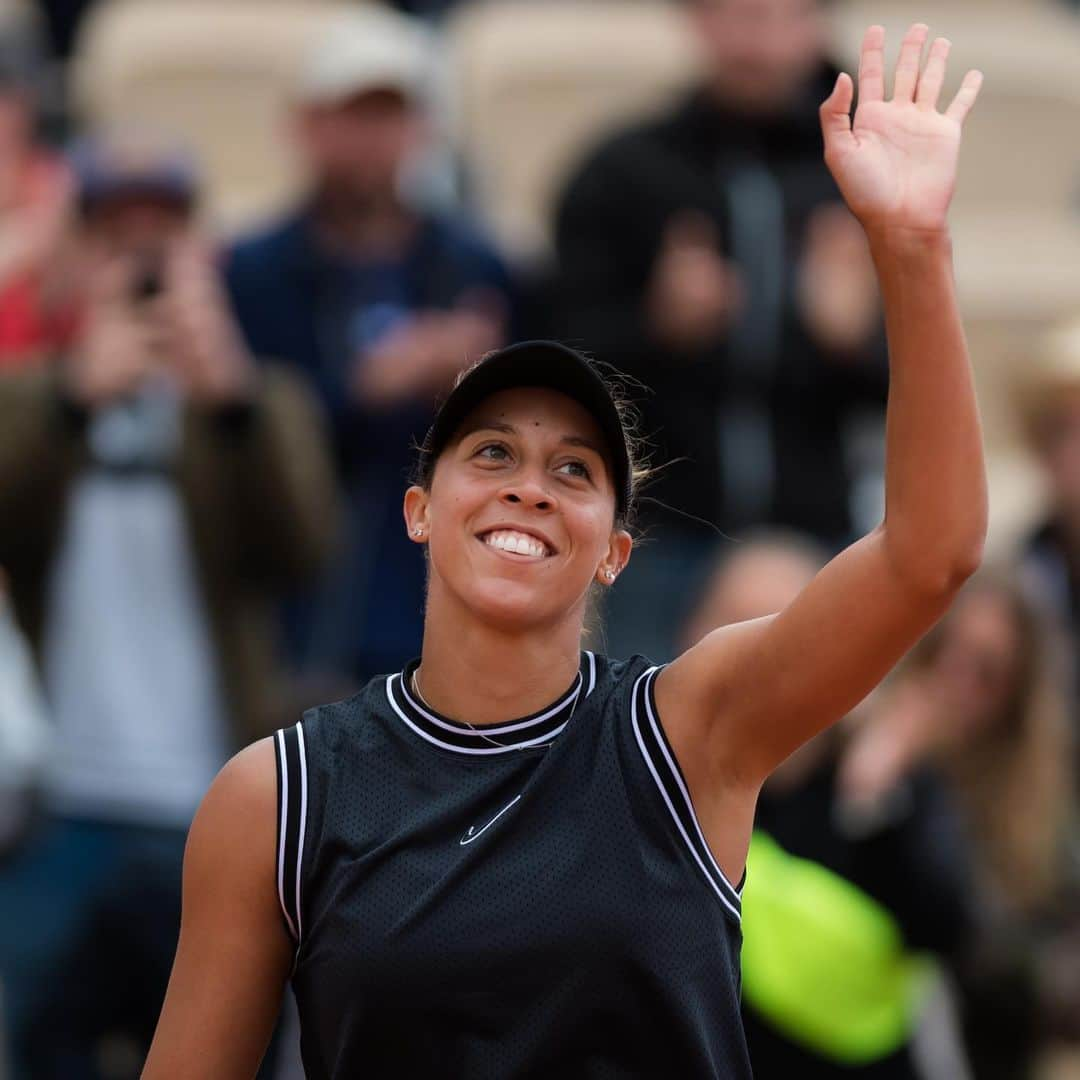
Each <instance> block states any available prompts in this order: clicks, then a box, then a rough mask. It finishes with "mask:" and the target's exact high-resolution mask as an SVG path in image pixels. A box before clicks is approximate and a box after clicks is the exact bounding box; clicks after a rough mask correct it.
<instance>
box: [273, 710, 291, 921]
mask: <svg viewBox="0 0 1080 1080" xmlns="http://www.w3.org/2000/svg"><path fill="white" fill-rule="evenodd" d="M274 745H275V748H276V750H277V763H278V777H279V778H280V779H279V784H278V802H279V803H280V804H281V806H280V814H279V820H278V837H277V849H278V859H277V889H278V903H279V904H281V913H282V914H283V915H284V916H285V921H286V923H288V925H289V932H290V933H291V934H292V936H293V938H294V939H296V938H297V933H296V927H295V926H294V925H293V921H292V917H291V916H290V915H289V908H288V905H287V904H286V903H285V838H286V837H287V836H288V835H289V833H288V827H289V761H288V758H287V756H286V754H285V732H284V731H280V730H279V731H278V732H277V735H276V736H275V738H274Z"/></svg>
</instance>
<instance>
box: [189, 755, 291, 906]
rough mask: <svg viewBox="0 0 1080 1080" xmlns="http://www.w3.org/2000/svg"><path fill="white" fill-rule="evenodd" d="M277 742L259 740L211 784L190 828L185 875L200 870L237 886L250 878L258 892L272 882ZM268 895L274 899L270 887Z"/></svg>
mask: <svg viewBox="0 0 1080 1080" xmlns="http://www.w3.org/2000/svg"><path fill="white" fill-rule="evenodd" d="M274 754H275V751H274V740H273V739H272V738H265V739H260V740H259V741H258V742H256V743H253V744H252V745H251V746H249V747H247V748H246V749H244V750H241V751H240V753H238V754H237V755H236V756H235V757H233V758H232V759H231V760H230V761H229V762H228V763H227V764H226V765H225V767H224V768H223V769H222V770H221V772H219V773H218V775H217V778H216V779H215V780H214V782H213V783H212V784H211V785H210V789H209V790H208V791H207V793H206V795H205V797H204V798H203V801H202V805H201V806H200V807H199V811H198V813H197V814H196V815H195V820H194V821H193V822H192V825H191V832H190V834H189V837H188V847H187V872H188V873H189V874H190V875H191V876H193V877H194V878H195V879H196V880H195V881H193V882H192V884H193V885H196V886H197V884H198V882H197V879H198V877H199V876H200V871H201V870H205V871H207V872H210V873H212V874H213V875H214V879H215V880H216V881H217V882H219V883H220V881H221V879H222V875H223V874H225V875H227V876H228V878H229V879H230V882H231V884H233V885H234V886H235V885H237V884H239V883H240V882H241V880H249V881H250V882H251V884H252V887H253V888H254V889H257V890H259V891H260V893H261V892H262V889H261V886H264V885H265V884H266V883H268V882H269V883H271V884H272V883H273V877H274V860H275V854H276V848H277V766H276V764H275V757H274ZM269 895H270V896H271V897H272V896H273V895H274V893H273V890H272V889H271V891H270V893H269Z"/></svg>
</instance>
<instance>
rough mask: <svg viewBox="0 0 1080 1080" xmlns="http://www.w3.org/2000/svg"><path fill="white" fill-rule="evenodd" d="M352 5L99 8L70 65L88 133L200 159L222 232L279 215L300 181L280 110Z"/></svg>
mask: <svg viewBox="0 0 1080 1080" xmlns="http://www.w3.org/2000/svg"><path fill="white" fill-rule="evenodd" d="M349 6H350V5H349V4H348V3H337V2H332V0H274V2H272V3H267V2H265V0H228V2H227V3H223V2H219V0H105V2H102V3H101V4H100V5H98V6H97V7H95V8H94V10H93V11H92V13H91V14H90V15H89V16H88V18H87V20H86V23H85V24H84V26H83V30H82V33H81V35H80V40H79V45H78V48H77V51H76V58H75V72H74V74H75V79H76V86H77V90H78V93H77V100H78V102H79V104H80V107H81V108H82V109H83V110H84V112H85V114H86V119H87V120H88V121H89V122H90V123H91V124H92V125H111V124H121V123H128V122H132V123H136V124H143V125H154V126H155V127H160V128H163V129H164V130H167V131H169V132H171V133H172V134H175V135H176V136H178V137H180V138H181V139H183V140H184V141H185V142H186V143H187V144H188V145H190V146H191V148H192V149H193V150H194V151H195V152H197V153H198V154H199V155H200V158H201V160H202V162H203V164H204V167H205V170H206V175H207V181H208V185H207V191H208V198H207V202H208V206H207V209H208V210H209V212H210V214H211V215H212V217H213V219H214V220H215V221H216V222H217V223H218V224H220V225H221V226H223V227H225V228H236V227H240V226H243V225H245V224H247V223H249V222H250V221H252V220H253V219H254V218H257V217H260V216H262V215H264V214H266V213H268V212H270V211H272V210H273V209H274V208H275V207H277V206H278V205H279V204H280V203H281V202H282V201H283V200H284V199H285V198H287V197H288V195H289V194H290V192H291V191H292V190H293V188H294V184H295V181H296V176H295V172H294V168H293V165H292V162H291V160H290V155H289V153H288V147H287V140H286V138H285V132H284V124H283V106H284V104H285V102H286V100H287V95H288V89H289V87H290V86H291V84H292V80H293V78H294V76H295V72H296V67H297V64H298V63H299V62H300V58H301V57H302V55H303V53H304V51H305V49H306V48H307V47H308V46H309V44H310V42H311V41H312V40H313V39H314V37H315V35H317V34H318V33H319V32H320V31H321V30H322V29H323V28H324V27H325V25H326V22H327V21H328V20H329V19H330V18H332V17H333V16H334V15H336V14H338V13H339V12H340V11H341V10H343V9H347V8H348V7H349Z"/></svg>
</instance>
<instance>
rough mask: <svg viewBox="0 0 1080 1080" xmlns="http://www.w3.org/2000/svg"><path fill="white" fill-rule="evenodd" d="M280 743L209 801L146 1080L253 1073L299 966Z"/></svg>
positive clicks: (254, 755)
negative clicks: (283, 903) (282, 849)
mask: <svg viewBox="0 0 1080 1080" xmlns="http://www.w3.org/2000/svg"><path fill="white" fill-rule="evenodd" d="M276 806H277V768H276V764H275V760H274V745H273V740H272V739H263V740H262V741H260V742H257V743H255V744H253V745H252V746H249V747H248V748H247V749H246V750H243V751H241V752H240V753H239V754H237V755H236V757H234V758H233V759H232V760H231V761H230V762H229V763H228V764H227V765H226V766H225V767H224V768H223V769H222V770H221V772H220V773H219V774H218V776H217V779H216V780H215V781H214V782H213V784H212V785H211V786H210V790H209V791H208V792H207V793H206V796H205V797H204V798H203V801H202V805H201V806H200V807H199V811H198V813H197V814H196V815H195V820H194V821H193V822H192V825H191V832H190V833H189V835H188V844H187V851H186V853H185V855H184V897H183V913H182V916H181V920H180V941H179V945H178V948H177V953H176V962H175V963H174V965H173V971H172V977H171V978H170V980H169V990H168V993H167V995H166V997H165V1005H164V1008H163V1009H162V1013H161V1019H160V1020H159V1022H158V1028H157V1032H156V1034H155V1036H154V1042H153V1045H152V1046H151V1048H150V1054H149V1057H148V1058H147V1063H146V1068H145V1070H144V1072H143V1077H144V1080H173V1078H178V1077H185V1076H190V1075H192V1074H191V1068H192V1062H193V1061H198V1062H199V1063H200V1072H199V1075H205V1076H220V1077H223V1078H225V1077H229V1078H231V1077H245V1076H247V1077H250V1076H253V1075H254V1074H255V1071H256V1070H257V1069H258V1065H259V1061H260V1060H261V1058H262V1055H263V1052H264V1051H265V1048H266V1044H267V1041H268V1040H269V1038H270V1033H271V1031H272V1030H273V1026H274V1021H275V1019H276V1017H277V1014H278V1009H279V1007H280V1002H281V994H282V991H283V988H284V985H285V980H286V978H287V976H288V971H289V967H290V965H291V962H292V956H293V946H292V943H291V940H290V938H289V936H288V933H287V931H286V929H285V924H284V921H283V919H282V917H281V912H280V909H279V908H278V906H277V892H276V887H275V878H274V866H275V852H276V847H277V824H276V822H277V813H276Z"/></svg>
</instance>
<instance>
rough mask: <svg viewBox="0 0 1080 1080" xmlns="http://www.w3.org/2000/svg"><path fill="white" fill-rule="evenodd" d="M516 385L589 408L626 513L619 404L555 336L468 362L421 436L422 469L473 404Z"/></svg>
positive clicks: (626, 460) (626, 463)
mask: <svg viewBox="0 0 1080 1080" xmlns="http://www.w3.org/2000/svg"><path fill="white" fill-rule="evenodd" d="M519 386H538V387H543V388H544V389H547V390H558V391H559V392H560V393H563V394H566V396H567V397H570V398H573V399H574V400H575V401H576V402H578V403H579V404H580V405H582V406H583V407H584V408H585V409H586V410H587V411H588V412H589V414H590V415H591V416H592V418H593V419H594V420H595V421H596V423H597V424H598V425H599V427H600V431H601V433H602V434H603V436H604V441H605V442H606V443H607V448H608V454H609V462H610V465H611V479H612V485H613V486H614V488H615V508H616V512H617V513H618V514H619V515H620V516H621V515H623V514H625V513H626V512H627V511H628V510H629V508H630V501H631V495H632V485H631V481H632V477H631V467H630V450H629V448H628V446H627V444H626V432H625V430H624V428H623V422H622V417H621V416H620V414H619V409H618V407H617V406H616V404H615V400H614V399H613V398H612V396H611V391H610V389H609V388H608V385H607V383H606V382H605V381H604V380H603V379H602V378H601V376H600V374H599V372H598V371H597V370H596V368H595V367H594V366H593V365H592V364H591V363H590V362H589V360H588V359H587V358H586V357H585V356H583V355H582V354H581V353H579V352H577V351H576V350H575V349H571V348H570V347H569V346H568V345H563V344H561V343H560V342H558V341H522V342H519V343H518V344H516V345H508V346H507V347H506V348H505V349H499V350H498V351H496V352H493V353H489V354H488V355H487V356H485V357H484V358H483V359H482V360H479V361H478V362H477V363H476V364H474V365H473V366H472V367H471V368H469V369H468V370H467V371H466V372H465V373H464V374H463V375H462V376H461V378H460V379H459V380H458V383H457V385H456V386H455V387H454V389H453V390H452V391H451V392H450V394H449V396H448V397H447V398H446V400H445V401H444V402H443V403H442V405H441V407H440V408H439V412H438V414H437V415H436V417H435V422H434V423H433V424H432V425H431V429H430V430H429V431H428V433H427V438H425V439H424V444H423V446H421V448H420V464H421V471H422V473H423V474H424V475H425V476H430V475H431V473H432V472H433V471H434V468H435V462H436V460H437V459H438V457H439V455H440V454H441V453H442V452H443V450H445V449H446V447H447V445H448V444H449V443H450V441H451V439H453V437H454V435H455V433H456V432H457V430H458V428H460V427H461V424H462V423H463V421H464V420H465V418H466V417H467V416H468V415H469V413H471V412H472V411H473V409H475V408H476V406H477V405H479V404H480V403H481V402H482V401H484V400H485V399H486V398H489V397H491V395H492V394H497V393H498V392H499V391H500V390H512V389H514V388H516V387H519Z"/></svg>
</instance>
